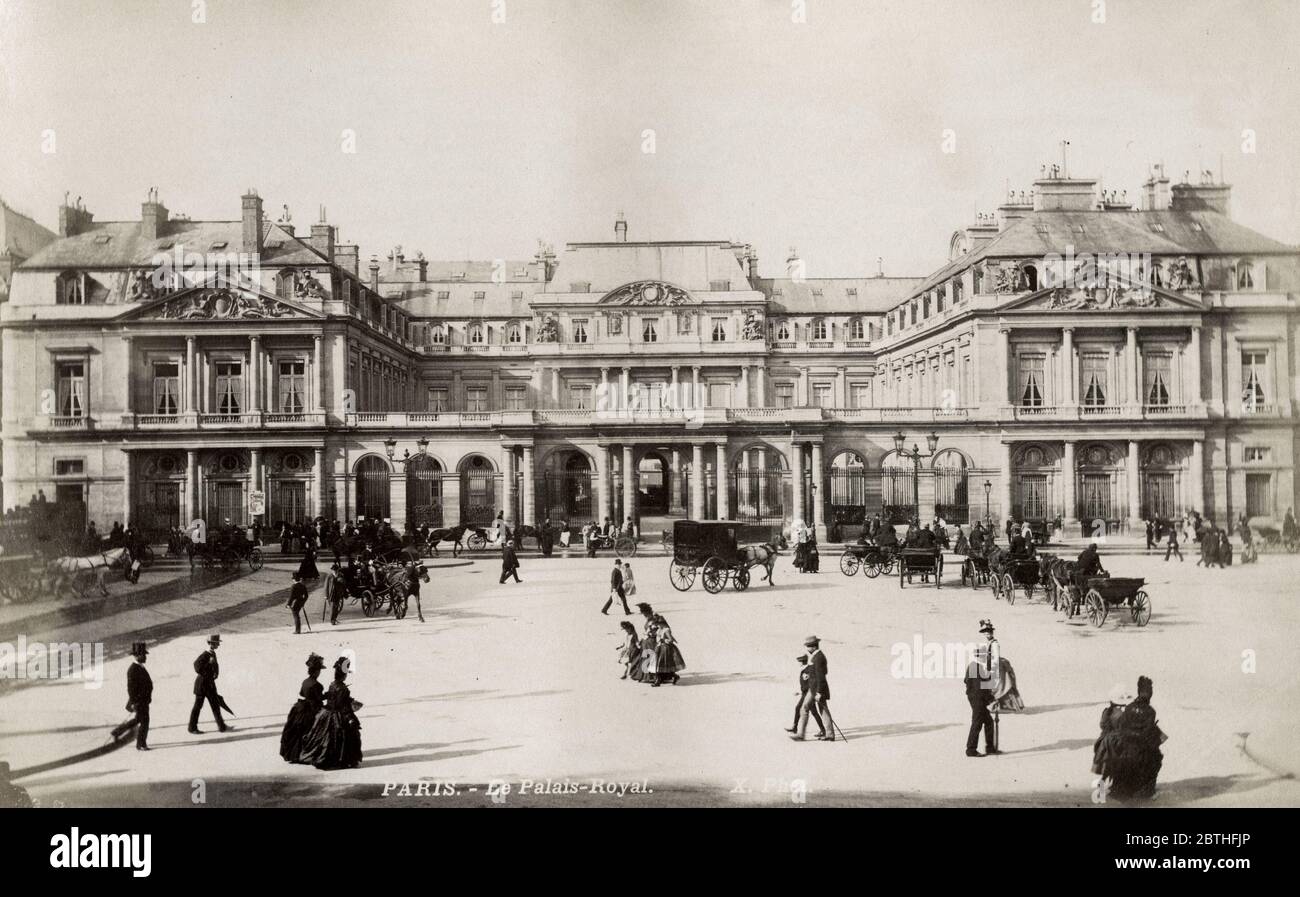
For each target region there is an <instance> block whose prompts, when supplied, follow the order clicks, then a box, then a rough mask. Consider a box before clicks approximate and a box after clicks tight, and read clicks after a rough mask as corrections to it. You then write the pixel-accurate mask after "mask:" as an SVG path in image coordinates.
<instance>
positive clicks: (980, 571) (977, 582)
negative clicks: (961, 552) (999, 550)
mask: <svg viewBox="0 0 1300 897" xmlns="http://www.w3.org/2000/svg"><path fill="white" fill-rule="evenodd" d="M990 578H991V574H990V572H989V558H988V555H987V554H984V553H983V552H972V553H970V554H968V555H966V556H965V557H963V558H962V560H961V584H962V585H969V586H970V587H971V588H972V589H978V588H979V587H980V586H982V585H984V584H985V583H987V582H988V581H989V579H990Z"/></svg>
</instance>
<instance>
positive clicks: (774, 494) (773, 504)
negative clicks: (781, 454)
mask: <svg viewBox="0 0 1300 897" xmlns="http://www.w3.org/2000/svg"><path fill="white" fill-rule="evenodd" d="M728 488H729V492H728V498H729V503H730V508H731V517H732V519H733V520H739V521H741V522H742V523H775V524H780V523H782V522H783V521H784V520H785V473H784V472H783V471H780V470H743V469H741V470H733V471H732V472H731V478H730V483H729V486H728Z"/></svg>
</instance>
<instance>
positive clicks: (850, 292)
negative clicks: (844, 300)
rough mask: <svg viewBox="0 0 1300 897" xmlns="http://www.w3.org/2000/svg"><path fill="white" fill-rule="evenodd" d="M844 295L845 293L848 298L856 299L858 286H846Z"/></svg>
mask: <svg viewBox="0 0 1300 897" xmlns="http://www.w3.org/2000/svg"><path fill="white" fill-rule="evenodd" d="M844 295H846V296H847V297H848V298H850V299H857V298H858V288H857V287H848V288H847V289H846V290H845V291H844Z"/></svg>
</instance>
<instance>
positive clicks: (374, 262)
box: [370, 255, 379, 293]
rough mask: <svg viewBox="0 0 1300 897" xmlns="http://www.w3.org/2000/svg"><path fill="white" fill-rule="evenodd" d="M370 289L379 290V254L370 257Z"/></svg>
mask: <svg viewBox="0 0 1300 897" xmlns="http://www.w3.org/2000/svg"><path fill="white" fill-rule="evenodd" d="M370 289H372V290H373V291H374V292H376V293H378V292H379V256H377V255H372V256H371V257H370Z"/></svg>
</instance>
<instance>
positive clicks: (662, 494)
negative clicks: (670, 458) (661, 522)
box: [636, 452, 672, 517]
mask: <svg viewBox="0 0 1300 897" xmlns="http://www.w3.org/2000/svg"><path fill="white" fill-rule="evenodd" d="M636 472H637V478H636V480H637V486H636V488H637V510H638V511H639V512H640V513H641V514H645V515H649V516H652V517H653V516H658V515H662V514H667V513H668V504H669V502H668V499H669V495H670V493H669V491H668V490H669V488H670V487H671V482H672V471H671V469H670V468H669V465H668V462H667V461H665V460H664V456H663V455H661V454H659V453H658V452H646V453H645V454H644V455H642V456H641V461H640V463H638V464H637V468H636Z"/></svg>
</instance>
